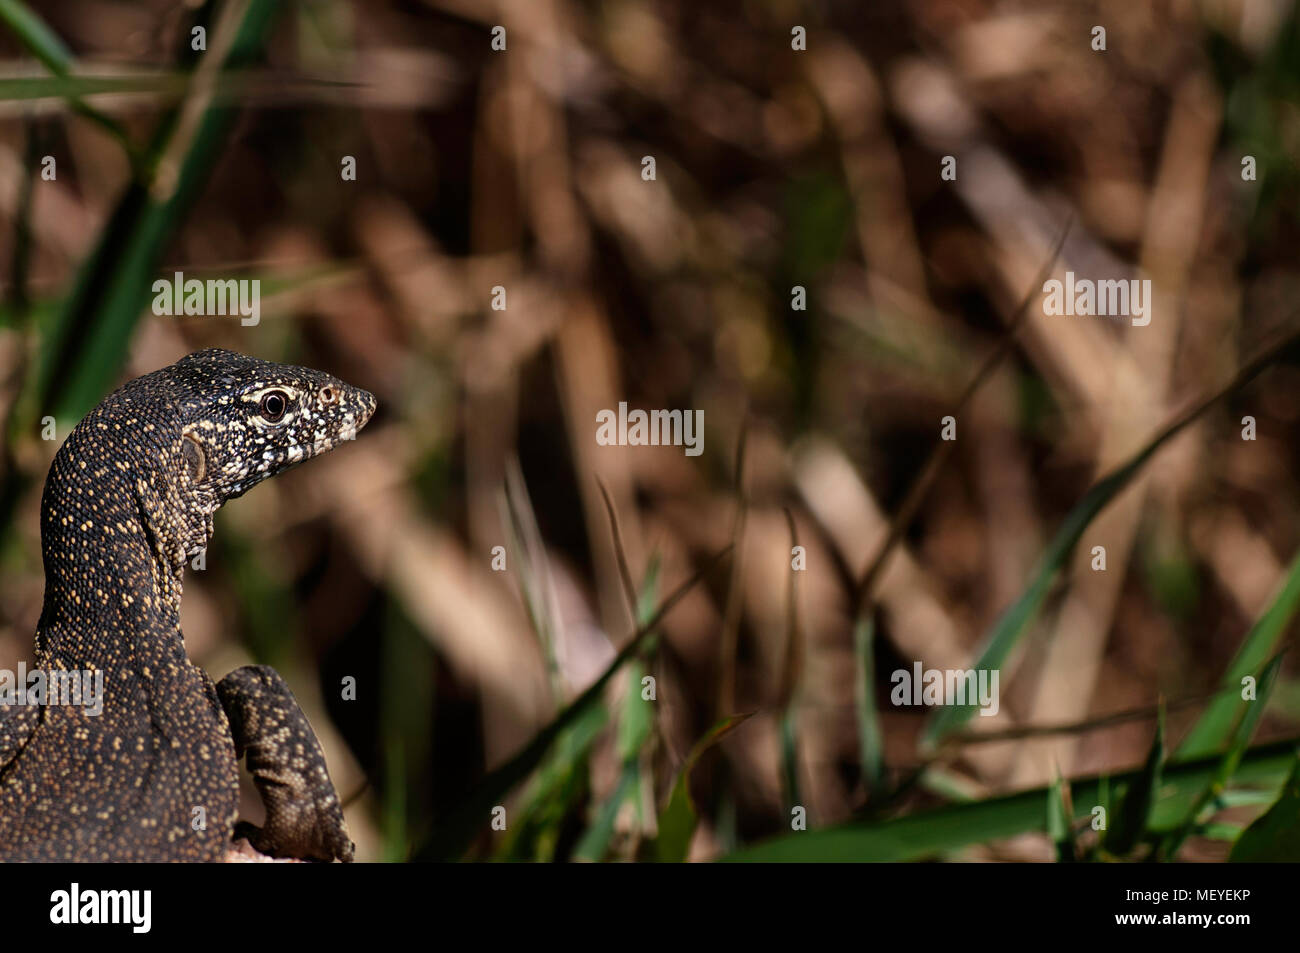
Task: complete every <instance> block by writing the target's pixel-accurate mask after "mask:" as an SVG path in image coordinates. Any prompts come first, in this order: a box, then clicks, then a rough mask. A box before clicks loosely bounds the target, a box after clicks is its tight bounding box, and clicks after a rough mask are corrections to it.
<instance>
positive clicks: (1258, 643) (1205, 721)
mask: <svg viewBox="0 0 1300 953" xmlns="http://www.w3.org/2000/svg"><path fill="white" fill-rule="evenodd" d="M1297 608H1300V555H1297V556H1296V558H1295V559H1294V560H1293V561H1292V562H1291V566H1290V568H1289V569H1288V570H1287V573H1286V577H1285V578H1284V579H1283V580H1282V584H1281V585H1280V586H1279V587H1278V591H1277V594H1276V595H1275V596H1274V597H1273V601H1272V602H1270V603H1269V606H1268V608H1267V609H1265V610H1264V613H1263V614H1262V615H1261V616H1260V617H1259V619H1258V620H1257V621H1256V622H1255V624H1254V625H1253V626H1251V629H1250V631H1249V632H1248V633H1246V637H1245V639H1243V640H1242V643H1241V648H1239V649H1238V650H1237V654H1236V655H1235V656H1234V657H1233V659H1232V662H1231V664H1229V665H1228V671H1227V672H1226V673H1225V674H1224V677H1223V685H1224V687H1225V689H1226V690H1225V692H1224V694H1222V695H1220V696H1218V697H1217V698H1215V699H1214V701H1212V702H1211V703H1210V705H1209V707H1208V708H1206V710H1205V712H1204V713H1203V714H1202V715H1201V717H1200V718H1199V719H1198V720H1197V722H1196V724H1195V725H1193V726H1192V729H1191V731H1189V732H1188V733H1187V734H1186V736H1184V738H1183V740H1182V743H1181V744H1179V746H1178V753H1177V756H1178V757H1179V758H1183V759H1186V758H1202V757H1205V756H1206V755H1210V754H1213V753H1214V752H1216V751H1218V750H1219V749H1220V748H1222V747H1223V746H1224V745H1225V744H1226V743H1227V741H1228V738H1229V737H1230V736H1231V735H1232V728H1233V725H1235V724H1237V722H1238V720H1239V718H1240V716H1241V712H1242V709H1243V708H1244V707H1245V706H1246V705H1247V704H1249V703H1248V702H1245V701H1243V700H1242V699H1241V694H1240V690H1241V680H1242V679H1243V678H1244V677H1246V676H1247V675H1250V674H1252V673H1254V672H1257V671H1259V668H1260V666H1261V665H1263V664H1264V660H1265V659H1266V658H1268V656H1269V655H1270V653H1272V652H1273V651H1275V649H1276V646H1277V644H1278V642H1279V640H1280V639H1281V637H1282V633H1283V632H1284V631H1285V630H1286V627H1287V626H1288V625H1289V624H1290V623H1291V620H1292V619H1293V618H1295V614H1296V610H1297Z"/></svg>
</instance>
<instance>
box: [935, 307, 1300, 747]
mask: <svg viewBox="0 0 1300 953" xmlns="http://www.w3.org/2000/svg"><path fill="white" fill-rule="evenodd" d="M1298 342H1300V332H1296V331H1293V332H1291V333H1288V334H1287V335H1285V336H1283V337H1282V338H1280V339H1279V340H1277V341H1276V342H1275V343H1273V344H1272V345H1270V346H1269V347H1267V348H1265V349H1263V350H1262V351H1261V352H1260V353H1259V354H1257V355H1256V356H1255V357H1254V358H1252V359H1251V360H1250V361H1248V362H1247V363H1246V364H1244V365H1243V366H1242V367H1241V369H1240V370H1239V371H1238V372H1237V374H1236V376H1235V377H1233V379H1232V380H1231V381H1229V382H1228V383H1227V384H1225V385H1224V386H1223V387H1221V388H1219V389H1218V390H1216V391H1214V392H1213V393H1210V394H1208V395H1206V396H1205V397H1203V398H1201V399H1200V400H1199V401H1197V402H1196V403H1194V404H1191V405H1190V406H1189V407H1187V408H1186V409H1185V410H1183V411H1181V412H1180V413H1179V414H1177V415H1176V416H1175V417H1174V419H1173V420H1172V421H1171V422H1169V423H1168V424H1166V425H1165V426H1164V427H1163V428H1162V429H1161V430H1160V431H1159V433H1157V434H1156V435H1155V436H1154V437H1152V438H1151V440H1150V441H1148V442H1147V444H1146V446H1144V447H1143V448H1142V449H1141V450H1139V451H1138V452H1137V453H1136V454H1134V455H1133V456H1132V457H1130V458H1129V460H1128V462H1126V463H1124V464H1123V465H1122V466H1120V467H1119V468H1118V469H1116V470H1114V471H1113V472H1111V473H1110V474H1109V475H1108V476H1106V477H1104V478H1103V479H1101V480H1100V481H1098V482H1097V483H1096V484H1095V485H1094V486H1093V487H1092V489H1090V490H1089V491H1088V492H1087V493H1086V494H1084V497H1083V499H1082V500H1080V501H1079V502H1078V503H1077V504H1075V506H1074V509H1072V510H1071V511H1070V512H1069V514H1068V515H1067V516H1066V518H1065V522H1064V523H1063V524H1062V525H1061V528H1060V529H1059V530H1057V533H1056V535H1055V536H1054V537H1053V538H1052V542H1051V543H1050V544H1049V545H1048V547H1047V551H1046V552H1045V553H1044V554H1043V557H1042V559H1041V560H1040V561H1039V563H1038V566H1037V567H1036V568H1035V570H1034V572H1033V575H1032V576H1031V577H1030V582H1029V586H1028V588H1026V590H1025V592H1024V593H1023V594H1022V595H1021V596H1020V598H1019V599H1018V600H1017V601H1016V602H1015V603H1014V604H1013V605H1012V606H1011V607H1010V608H1009V609H1007V611H1006V612H1005V613H1003V615H1002V617H1001V618H1000V619H999V620H998V622H997V623H996V624H995V625H994V627H993V630H992V631H991V632H990V633H989V635H988V637H987V638H986V639H985V642H984V648H983V650H982V651H981V653H980V656H979V660H978V661H977V662H976V663H975V665H974V668H975V669H977V670H991V669H1000V668H1001V667H1002V665H1003V664H1004V663H1005V662H1006V660H1007V658H1008V656H1010V654H1011V651H1012V649H1013V648H1015V645H1016V643H1017V642H1018V641H1019V640H1020V638H1021V637H1022V636H1023V635H1024V633H1025V630H1026V629H1027V628H1028V626H1029V623H1030V622H1031V621H1032V620H1033V618H1034V617H1035V616H1036V615H1037V613H1038V610H1039V608H1040V607H1041V606H1042V603H1043V600H1044V599H1045V598H1046V596H1047V593H1048V590H1049V589H1050V588H1051V585H1052V582H1053V580H1054V579H1055V578H1056V574H1057V573H1058V572H1059V571H1060V569H1061V567H1062V566H1064V565H1065V561H1066V560H1067V559H1069V557H1070V553H1071V552H1072V551H1073V549H1074V547H1075V545H1076V544H1077V543H1078V542H1079V539H1080V537H1082V536H1083V533H1084V530H1086V529H1087V528H1088V525H1089V524H1090V523H1091V522H1092V521H1093V519H1094V518H1096V516H1097V514H1098V513H1100V512H1101V511H1102V510H1103V509H1105V507H1106V505H1107V504H1108V503H1110V502H1111V500H1112V499H1114V498H1115V496H1116V495H1117V494H1118V493H1119V492H1120V491H1121V490H1122V489H1124V487H1126V486H1128V484H1129V483H1130V482H1131V481H1132V480H1133V478H1134V477H1135V476H1136V475H1137V474H1138V473H1139V472H1140V471H1141V469H1142V468H1143V467H1144V466H1145V465H1146V463H1147V461H1148V460H1150V459H1151V457H1152V456H1153V455H1154V454H1155V452H1156V451H1157V450H1159V449H1160V448H1161V447H1162V446H1164V444H1165V443H1167V442H1168V441H1169V440H1170V439H1171V438H1172V437H1174V436H1175V435H1176V434H1177V433H1179V432H1180V431H1181V430H1182V429H1183V428H1184V427H1186V426H1187V425H1188V424H1189V423H1191V422H1192V421H1193V420H1195V419H1196V418H1197V417H1199V416H1200V415H1201V414H1203V413H1205V411H1206V410H1208V409H1209V408H1210V407H1212V406H1214V404H1216V403H1218V402H1219V401H1220V400H1222V399H1223V398H1224V397H1227V396H1229V395H1231V394H1234V393H1236V392H1237V391H1238V390H1240V389H1241V388H1243V387H1245V386H1246V385H1247V384H1249V383H1250V382H1251V381H1252V380H1254V379H1255V378H1256V377H1257V376H1259V374H1260V373H1261V372H1262V371H1263V370H1264V369H1265V368H1267V367H1268V366H1270V365H1271V364H1273V363H1274V362H1275V361H1277V360H1278V359H1280V358H1282V357H1284V356H1285V355H1287V354H1289V353H1290V352H1291V351H1293V350H1294V349H1295V348H1296V345H1297V343H1298ZM975 710H976V706H974V705H948V706H946V707H944V708H940V709H939V710H938V711H937V712H936V714H935V716H934V717H933V718H932V719H931V720H930V723H929V725H928V726H927V728H926V731H925V733H924V735H923V736H922V744H923V746H925V747H932V746H933V745H934V744H935V743H937V742H938V741H940V740H941V739H943V738H944V737H946V736H947V735H949V734H951V733H952V732H953V731H955V730H956V729H957V728H959V727H961V725H963V724H964V723H965V722H966V720H967V719H968V718H970V716H971V715H972V713H974V711H975Z"/></svg>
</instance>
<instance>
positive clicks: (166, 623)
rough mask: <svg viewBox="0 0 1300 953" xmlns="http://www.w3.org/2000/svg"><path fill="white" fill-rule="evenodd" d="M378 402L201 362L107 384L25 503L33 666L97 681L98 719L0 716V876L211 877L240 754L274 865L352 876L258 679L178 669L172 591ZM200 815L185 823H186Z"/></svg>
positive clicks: (33, 711)
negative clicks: (36, 592)
mask: <svg viewBox="0 0 1300 953" xmlns="http://www.w3.org/2000/svg"><path fill="white" fill-rule="evenodd" d="M374 410H375V399H374V398H373V397H372V396H371V395H370V394H368V393H366V392H365V391H362V390H358V389H356V388H354V387H350V386H348V385H347V384H344V383H343V382H342V381H339V380H337V379H336V378H333V377H331V376H329V375H328V374H323V373H321V372H319V371H314V370H310V369H307V368H302V367H291V366H288V365H284V364H273V363H270V362H267V361H260V360H256V359H254V358H249V357H244V356H242V355H239V354H234V353H232V352H230V351H221V350H216V349H210V350H205V351H199V352H197V353H194V354H191V355H189V356H188V357H185V358H183V359H182V360H180V361H177V362H176V363H175V364H173V365H171V366H170V367H165V368H163V369H162V370H159V371H155V372H154V373H152V374H148V375H146V376H144V377H141V378H138V379H136V380H133V381H131V382H130V383H128V384H126V385H124V386H123V387H121V388H120V389H118V390H117V391H115V392H114V393H112V394H111V395H109V396H108V397H107V398H106V399H105V400H104V402H103V403H101V404H100V405H99V406H98V407H96V408H95V409H94V410H93V411H91V413H90V414H88V415H87V416H86V418H85V419H84V420H82V421H81V423H80V424H78V425H77V427H76V428H75V429H74V430H73V432H72V433H71V434H70V435H69V436H68V439H67V440H66V441H65V442H64V444H63V446H62V447H61V448H60V449H59V452H58V454H57V455H56V456H55V458H54V463H53V465H52V466H51V467H50V473H49V477H48V478H47V479H46V481H45V492H44V494H43V496H42V498H41V550H42V554H43V557H44V563H45V603H44V608H43V610H42V613H41V619H40V623H39V625H38V628H37V632H36V661H37V666H38V667H40V668H42V669H46V670H59V669H67V670H73V671H84V670H93V671H96V672H102V673H103V679H104V699H103V711H102V713H101V714H99V715H95V714H92V713H90V710H89V709H88V708H87V707H86V706H85V705H80V706H77V705H66V704H45V705H30V704H28V705H17V704H15V705H8V706H3V705H0V859H4V860H91V861H95V860H99V861H103V860H114V861H162V860H177V861H179V860H192V861H218V860H222V859H223V858H224V857H225V855H226V851H227V849H228V848H229V846H230V841H231V837H232V835H233V834H234V831H235V822H236V813H237V804H238V773H237V768H236V761H237V759H238V758H239V757H241V756H243V755H244V754H245V753H247V757H248V767H249V770H250V771H251V772H252V774H253V776H254V780H255V782H256V783H257V786H258V789H259V791H260V792H261V794H262V797H263V800H264V802H265V803H266V808H267V821H266V824H265V825H264V826H263V828H262V829H261V830H258V829H256V828H249V827H248V826H247V825H240V828H241V830H240V833H241V834H247V835H248V836H250V839H251V840H252V843H253V846H255V847H257V848H258V849H259V850H261V851H262V852H264V853H268V854H271V855H272V856H277V857H301V858H311V859H317V860H334V859H338V860H351V859H352V843H351V841H350V840H349V839H348V836H347V830H346V828H345V826H344V823H343V814H342V810H341V808H340V805H339V799H338V796H337V794H336V792H335V790H334V786H333V783H332V782H331V781H330V778H329V773H328V772H327V770H326V768H325V758H324V755H323V754H322V752H321V749H320V744H319V742H318V741H317V740H316V737H315V735H314V734H313V733H312V730H311V727H310V725H308V723H307V719H306V717H305V716H304V715H303V713H302V710H301V709H300V708H299V707H298V704H297V702H296V701H294V698H293V695H292V694H291V693H290V692H289V689H288V688H287V687H286V686H285V684H284V682H283V681H282V680H281V679H280V677H279V675H277V674H276V673H275V672H274V671H272V670H271V669H268V668H265V667H263V666H248V667H246V668H242V669H239V670H237V671H235V672H233V673H231V674H230V675H228V676H227V677H226V678H225V679H223V680H222V681H221V682H220V683H219V684H218V685H216V686H214V685H213V684H212V681H211V679H209V678H208V676H207V675H206V674H205V673H204V672H203V671H202V670H201V669H200V668H198V667H197V666H196V665H194V664H193V663H192V662H191V661H190V660H189V658H188V656H187V655H186V654H185V644H184V640H183V637H182V635H181V627H180V603H181V579H182V576H183V573H184V568H185V564H186V562H187V561H188V559H189V558H190V557H191V556H192V555H193V554H195V553H196V552H197V551H198V550H199V549H202V548H204V547H206V546H207V543H208V540H209V538H210V537H211V535H212V517H213V514H214V513H215V512H216V511H217V509H218V508H219V507H220V506H221V505H222V504H223V503H225V502H226V501H227V500H231V499H234V498H235V497H237V496H240V495H242V494H243V493H245V492H247V491H248V490H249V489H250V488H252V487H253V486H255V485H256V484H257V483H260V482H261V481H262V480H264V479H266V478H267V477H271V476H274V475H275V474H277V473H280V472H282V471H284V470H286V469H288V468H289V467H291V466H293V465H295V464H296V463H299V462H301V461H303V460H305V459H307V458H309V457H312V456H315V455H317V454H319V453H324V452H326V451H328V450H330V449H332V448H333V447H334V446H335V445H336V444H337V443H339V442H341V441H343V440H349V439H352V438H353V437H355V436H356V432H357V431H358V430H359V429H360V428H361V427H363V426H365V424H366V422H367V421H368V420H369V419H370V416H371V414H373V413H374ZM200 808H201V809H202V810H199V809H200Z"/></svg>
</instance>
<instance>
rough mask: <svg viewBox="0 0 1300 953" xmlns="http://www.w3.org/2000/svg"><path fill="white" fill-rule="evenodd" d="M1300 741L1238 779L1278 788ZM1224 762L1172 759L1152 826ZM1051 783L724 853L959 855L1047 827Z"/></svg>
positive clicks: (1091, 789)
mask: <svg viewBox="0 0 1300 953" xmlns="http://www.w3.org/2000/svg"><path fill="white" fill-rule="evenodd" d="M1298 742H1300V739H1296V738H1292V739H1289V740H1286V741H1280V742H1276V743H1273V744H1268V745H1260V746H1258V747H1256V748H1253V749H1251V750H1250V751H1248V752H1247V753H1246V755H1245V757H1243V758H1242V761H1241V765H1240V767H1239V768H1238V769H1237V772H1236V775H1235V778H1234V782H1235V783H1236V784H1238V785H1241V786H1243V787H1245V786H1254V787H1261V788H1272V789H1273V790H1276V789H1277V788H1278V787H1279V786H1280V785H1281V784H1282V782H1283V781H1284V779H1285V778H1286V776H1287V774H1288V772H1290V770H1291V767H1292V764H1293V763H1294V761H1295V748H1296V744H1297V743H1298ZM1218 763H1219V759H1217V758H1204V759H1201V760H1198V761H1193V762H1187V763H1178V764H1169V765H1166V767H1165V770H1164V772H1163V778H1162V782H1161V787H1160V790H1159V792H1158V794H1159V799H1158V800H1157V802H1156V805H1155V810H1154V811H1152V813H1151V816H1150V818H1149V819H1148V825H1147V826H1148V830H1150V831H1156V832H1163V831H1167V830H1171V829H1173V828H1174V827H1175V826H1176V825H1177V824H1178V823H1180V822H1181V821H1182V819H1183V818H1184V817H1185V816H1186V812H1187V809H1188V807H1189V806H1190V805H1191V804H1192V803H1194V802H1195V799H1196V797H1197V796H1198V795H1199V794H1200V792H1201V791H1203V790H1204V788H1205V786H1206V785H1207V784H1208V783H1209V782H1210V780H1211V779H1212V777H1213V776H1214V772H1215V770H1216V769H1217V767H1218ZM1140 775H1141V770H1139V771H1133V772H1129V773H1127V774H1120V775H1111V776H1110V777H1109V781H1110V784H1111V785H1112V786H1114V785H1116V784H1132V783H1133V782H1135V781H1136V780H1137V779H1138V777H1139V776H1140ZM1102 784H1103V779H1102V778H1100V777H1093V778H1085V779H1080V780H1075V781H1071V782H1070V790H1071V792H1072V795H1073V797H1072V800H1073V804H1074V814H1075V819H1076V820H1079V819H1082V818H1086V817H1089V816H1090V815H1091V811H1092V808H1093V806H1094V805H1097V804H1100V803H1101V794H1102V792H1101V786H1102ZM1047 792H1048V788H1046V787H1042V788H1035V789H1034V790H1031V791H1023V792H1020V793H1017V794H1010V795H1005V796H1003V797H998V798H990V799H988V800H984V801H974V802H970V803H965V804H956V805H952V806H948V807H942V808H937V809H935V810H931V811H921V812H918V813H916V814H909V815H906V816H904V817H898V818H891V819H889V820H885V821H874V822H866V821H852V822H849V823H845V824H840V825H836V826H833V827H825V828H821V829H819V830H811V831H800V832H797V833H791V834H784V835H781V836H779V837H776V838H773V839H772V840H768V841H765V842H763V843H760V844H755V845H752V846H749V847H745V848H742V849H741V850H739V851H737V852H735V853H733V854H731V855H730V856H728V857H726V858H724V860H726V861H734V862H778V863H779V862H791V863H795V862H798V863H804V862H815V861H844V862H854V861H873V862H900V861H909V860H922V859H925V858H929V857H935V856H939V855H943V854H948V853H952V852H953V851H957V850H960V849H962V848H963V847H968V846H970V845H972V844H980V843H985V842H988V841H991V840H1000V839H1004V838H1009V837H1016V836H1018V835H1021V834H1027V833H1033V832H1036V831H1037V832H1045V830H1046V827H1045V825H1046V817H1045V816H1044V811H1043V803H1044V801H1045V799H1046V798H1047Z"/></svg>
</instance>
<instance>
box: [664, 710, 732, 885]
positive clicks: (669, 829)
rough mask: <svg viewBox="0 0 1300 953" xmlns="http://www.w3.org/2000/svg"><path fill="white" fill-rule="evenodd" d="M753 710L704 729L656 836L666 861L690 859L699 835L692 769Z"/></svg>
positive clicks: (666, 808)
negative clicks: (693, 796) (701, 757)
mask: <svg viewBox="0 0 1300 953" xmlns="http://www.w3.org/2000/svg"><path fill="white" fill-rule="evenodd" d="M752 714H753V713H752V712H750V713H748V714H743V715H732V716H731V717H729V718H723V719H722V720H720V721H718V722H717V723H716V724H715V725H714V726H713V727H712V728H710V729H709V730H708V731H707V732H705V733H704V737H702V738H700V740H699V741H697V742H695V744H694V745H693V746H692V748H691V753H690V754H689V755H687V756H686V761H685V762H684V763H683V764H682V767H681V770H680V771H678V772H677V780H676V781H674V782H673V789H672V793H671V794H670V795H669V796H668V803H667V805H665V807H664V809H663V811H662V812H661V813H660V815H659V836H658V838H656V840H655V851H654V852H655V856H656V858H657V859H658V860H659V861H661V862H663V863H670V864H676V863H681V862H682V861H683V860H685V859H686V854H687V852H688V851H689V850H690V847H691V838H692V837H693V836H694V835H695V822H696V814H695V802H694V801H693V800H692V798H691V770H692V769H693V768H694V767H695V763H696V762H697V761H699V760H700V756H701V755H703V754H704V752H706V751H708V750H709V749H710V748H712V747H713V746H714V745H715V744H717V743H718V742H719V741H721V740H722V739H723V738H725V737H726V736H727V735H729V734H731V733H732V732H733V731H735V730H736V729H737V728H738V727H740V726H741V725H742V724H744V723H745V721H747V720H748V719H749V718H750V717H751V716H752Z"/></svg>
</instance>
